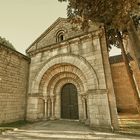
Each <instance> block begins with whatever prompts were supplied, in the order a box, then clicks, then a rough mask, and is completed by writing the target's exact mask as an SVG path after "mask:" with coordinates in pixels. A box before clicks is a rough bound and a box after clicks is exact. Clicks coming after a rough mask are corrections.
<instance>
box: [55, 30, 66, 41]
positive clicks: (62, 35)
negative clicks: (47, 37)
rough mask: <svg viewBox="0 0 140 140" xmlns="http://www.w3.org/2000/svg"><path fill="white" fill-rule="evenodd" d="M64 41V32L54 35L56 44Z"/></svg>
mask: <svg viewBox="0 0 140 140" xmlns="http://www.w3.org/2000/svg"><path fill="white" fill-rule="evenodd" d="M63 40H64V31H59V32H58V33H57V35H56V42H61V41H63Z"/></svg>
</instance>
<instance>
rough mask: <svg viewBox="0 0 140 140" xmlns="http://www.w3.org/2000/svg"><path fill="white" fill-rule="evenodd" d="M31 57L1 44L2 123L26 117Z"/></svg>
mask: <svg viewBox="0 0 140 140" xmlns="http://www.w3.org/2000/svg"><path fill="white" fill-rule="evenodd" d="M28 70H29V58H27V57H26V56H24V55H22V54H20V53H18V52H16V51H15V50H13V49H10V48H8V47H6V46H4V45H2V44H0V124H2V123H9V122H14V121H18V120H24V119H25V117H26V97H27V87H28V82H27V80H28Z"/></svg>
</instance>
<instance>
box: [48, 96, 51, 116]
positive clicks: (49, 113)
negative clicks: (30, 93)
mask: <svg viewBox="0 0 140 140" xmlns="http://www.w3.org/2000/svg"><path fill="white" fill-rule="evenodd" d="M50 104H51V101H50V97H48V102H47V107H48V110H47V114H48V115H47V116H48V118H50V116H51V105H50Z"/></svg>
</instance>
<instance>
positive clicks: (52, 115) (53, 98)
mask: <svg viewBox="0 0 140 140" xmlns="http://www.w3.org/2000/svg"><path fill="white" fill-rule="evenodd" d="M51 112H52V113H51V120H54V119H55V96H51Z"/></svg>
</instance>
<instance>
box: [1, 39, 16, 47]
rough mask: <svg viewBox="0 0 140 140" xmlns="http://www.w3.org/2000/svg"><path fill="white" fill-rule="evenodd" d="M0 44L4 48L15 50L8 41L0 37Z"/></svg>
mask: <svg viewBox="0 0 140 140" xmlns="http://www.w3.org/2000/svg"><path fill="white" fill-rule="evenodd" d="M0 44H3V45H5V46H7V47H9V48H12V49H14V50H15V48H14V46H13V45H12V44H11V43H10V42H9V41H8V40H6V39H5V38H2V37H0Z"/></svg>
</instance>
